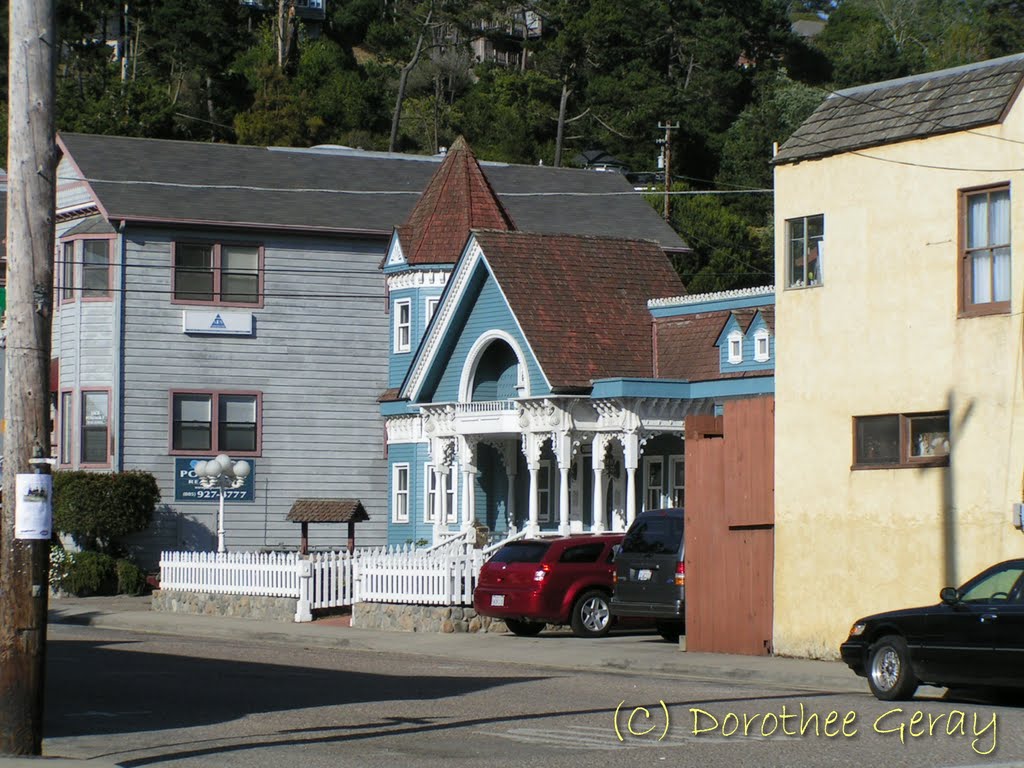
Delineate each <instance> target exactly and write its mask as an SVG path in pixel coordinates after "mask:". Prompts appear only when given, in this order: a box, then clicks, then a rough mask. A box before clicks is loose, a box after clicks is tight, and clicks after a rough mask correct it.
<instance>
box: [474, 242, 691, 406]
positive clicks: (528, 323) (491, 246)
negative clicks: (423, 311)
mask: <svg viewBox="0 0 1024 768" xmlns="http://www.w3.org/2000/svg"><path fill="white" fill-rule="evenodd" d="M474 234H475V236H476V239H477V242H478V243H479V244H480V246H481V248H482V249H483V253H484V258H485V259H486V261H487V264H488V265H489V266H490V268H491V271H492V272H493V273H494V276H495V279H496V280H497V281H498V284H499V285H500V287H501V290H502V292H503V293H504V294H505V297H506V298H507V299H508V302H509V306H510V308H511V309H512V312H513V313H514V314H515V316H516V319H517V320H518V321H519V323H520V325H521V327H522V329H523V332H524V333H525V335H526V338H527V339H528V341H529V343H530V346H531V348H532V349H533V351H534V354H535V355H536V356H537V361H538V363H539V364H540V366H541V368H542V369H543V371H544V373H545V374H546V375H547V377H548V382H549V384H550V385H551V387H552V389H554V390H555V391H573V390H579V391H586V390H589V389H590V387H591V382H592V381H593V380H595V379H602V378H609V377H617V376H643V377H648V376H651V375H652V374H653V360H652V342H651V322H652V319H651V313H650V311H649V310H648V309H647V301H648V299H652V298H665V297H669V296H678V295H680V294H681V293H684V292H685V289H684V288H683V285H682V282H681V281H680V279H679V276H678V275H677V274H676V271H675V270H674V269H673V268H672V264H671V263H670V261H669V259H668V257H667V256H666V255H665V252H664V251H663V250H662V249H661V247H660V246H659V245H658V244H657V243H654V242H650V241H642V240H620V239H616V238H604V237H581V236H575V235H538V234H531V233H525V232H495V231H487V232H475V233H474Z"/></svg>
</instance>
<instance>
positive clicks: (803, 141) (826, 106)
mask: <svg viewBox="0 0 1024 768" xmlns="http://www.w3.org/2000/svg"><path fill="white" fill-rule="evenodd" d="M1022 75H1024V54H1016V55H1014V56H1006V57H1003V58H1001V59H992V60H990V61H982V62H979V63H977V64H969V65H967V66H965V67H956V68H954V69H944V70H940V71H938V72H928V73H925V74H923V75H914V76H913V77H904V78H900V79H899V80H887V81H885V82H882V83H872V84H869V85H861V86H858V87H856V88H847V89H846V90H843V91H837V92H836V93H834V94H832V95H830V96H829V97H828V98H827V99H825V101H824V102H822V103H821V105H819V106H818V108H817V109H816V110H815V111H814V113H813V114H812V115H811V116H810V117H809V118H807V120H805V121H804V123H803V124H802V125H801V126H800V127H799V128H797V129H796V131H794V132H793V135H792V136H790V137H789V140H788V141H786V143H785V144H783V145H782V148H781V149H780V150H779V152H778V154H777V155H776V156H775V160H774V162H775V163H776V164H779V163H795V162H798V161H800V160H812V159H816V158H820V157H827V156H829V155H835V154H839V153H841V152H849V151H852V150H857V149H865V148H867V147H877V146H879V145H882V144H892V143H894V142H897V141H906V140H908V139H921V138H925V137H926V136H935V135H938V134H942V133H953V132H956V131H964V130H967V129H969V128H978V127H980V126H983V125H992V124H994V123H998V122H1000V121H1001V120H1003V119H1004V117H1005V115H1006V111H1007V110H1008V109H1009V108H1010V106H1011V105H1012V104H1013V102H1014V100H1015V99H1016V97H1017V94H1019V93H1020V89H1021V81H1022Z"/></svg>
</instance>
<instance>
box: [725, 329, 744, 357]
mask: <svg viewBox="0 0 1024 768" xmlns="http://www.w3.org/2000/svg"><path fill="white" fill-rule="evenodd" d="M728 343H729V362H730V363H732V364H733V365H736V364H737V363H742V362H743V333H742V332H741V331H733V332H732V333H730V334H729V339H728Z"/></svg>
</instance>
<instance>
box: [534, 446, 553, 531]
mask: <svg viewBox="0 0 1024 768" xmlns="http://www.w3.org/2000/svg"><path fill="white" fill-rule="evenodd" d="M551 479H552V475H551V462H550V461H542V462H541V463H540V469H539V470H538V472H537V520H538V522H541V523H547V522H550V521H551V491H552V488H551Z"/></svg>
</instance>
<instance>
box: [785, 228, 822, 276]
mask: <svg viewBox="0 0 1024 768" xmlns="http://www.w3.org/2000/svg"><path fill="white" fill-rule="evenodd" d="M786 237H787V238H788V245H789V247H788V249H787V252H786V287H787V288H810V287H812V286H818V285H821V284H822V260H823V258H822V257H823V255H824V250H825V216H824V215H823V214H818V215H817V216H803V217H801V218H799V219H789V220H788V221H787V222H786Z"/></svg>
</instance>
